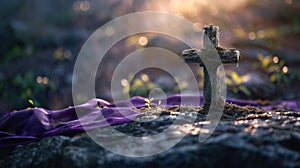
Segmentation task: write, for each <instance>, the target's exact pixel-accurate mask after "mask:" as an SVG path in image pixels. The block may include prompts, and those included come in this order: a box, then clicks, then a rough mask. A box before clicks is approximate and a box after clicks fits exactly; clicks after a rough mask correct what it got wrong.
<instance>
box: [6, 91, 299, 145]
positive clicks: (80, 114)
mask: <svg viewBox="0 0 300 168" xmlns="http://www.w3.org/2000/svg"><path fill="white" fill-rule="evenodd" d="M183 98H184V99H185V102H186V100H187V102H189V100H190V102H192V103H190V104H185V105H191V106H199V105H203V97H200V99H199V97H195V96H181V95H173V96H170V97H168V98H166V99H162V100H160V102H162V103H161V104H158V101H159V100H154V101H153V104H156V105H158V106H163V107H171V106H174V105H181V100H182V99H183ZM195 99H196V100H199V101H198V102H196V103H195V101H193V100H195ZM226 101H227V102H229V103H233V104H237V105H241V106H246V105H250V106H256V107H259V108H262V109H267V110H272V109H274V108H279V109H287V110H293V111H298V112H299V111H300V101H271V102H268V103H265V104H268V105H261V104H263V103H261V102H259V101H255V100H237V99H227V100H226ZM144 106H145V98H143V97H133V98H131V99H130V100H127V101H121V102H117V103H108V102H107V101H105V100H102V99H92V100H90V101H88V102H86V103H84V104H82V105H78V106H75V107H69V108H65V109H62V110H47V109H44V108H30V109H26V110H20V111H17V112H6V113H0V148H6V147H13V146H17V145H20V144H27V143H30V142H34V141H38V140H40V139H42V138H44V137H49V136H54V135H74V134H77V133H81V132H84V131H85V129H87V130H90V129H94V128H100V127H105V126H108V125H115V124H122V123H127V122H130V121H132V120H134V119H135V118H136V117H138V116H139V115H140V113H139V112H136V111H134V110H133V107H135V108H140V107H144ZM99 114H102V115H99ZM99 116H101V117H99ZM83 126H84V127H83Z"/></svg>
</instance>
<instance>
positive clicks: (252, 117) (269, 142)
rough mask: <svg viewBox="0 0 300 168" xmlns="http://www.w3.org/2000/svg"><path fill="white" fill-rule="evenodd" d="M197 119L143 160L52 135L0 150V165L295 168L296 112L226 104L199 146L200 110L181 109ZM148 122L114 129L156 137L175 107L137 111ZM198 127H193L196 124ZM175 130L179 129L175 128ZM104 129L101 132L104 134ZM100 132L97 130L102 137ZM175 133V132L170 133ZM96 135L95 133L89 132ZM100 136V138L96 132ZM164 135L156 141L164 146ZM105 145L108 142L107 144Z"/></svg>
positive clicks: (298, 151) (299, 125)
mask: <svg viewBox="0 0 300 168" xmlns="http://www.w3.org/2000/svg"><path fill="white" fill-rule="evenodd" d="M181 110H182V111H184V113H187V112H188V111H189V112H191V113H190V114H192V115H197V116H198V117H197V120H196V122H195V125H194V127H193V129H192V130H191V131H190V133H189V134H187V135H186V136H185V138H183V139H182V140H181V141H180V142H179V143H178V144H177V145H175V146H174V147H173V148H171V149H169V150H167V151H165V152H163V153H160V154H158V155H154V156H151V157H144V158H130V157H124V156H120V155H117V154H114V153H112V152H109V151H107V150H105V149H103V148H102V147H101V146H99V145H97V144H96V143H95V142H94V141H92V140H91V139H90V138H89V137H88V136H87V135H85V134H82V135H78V136H76V137H65V136H54V137H49V138H45V139H42V140H41V141H39V142H35V143H31V144H28V145H21V146H18V147H16V148H14V149H5V150H3V149H2V150H1V152H0V156H1V157H0V167H3V168H4V167H170V166H171V167H299V166H300V147H299V142H300V114H299V113H298V112H292V111H262V110H259V109H257V108H255V107H240V106H237V105H231V104H226V107H225V110H224V113H223V116H222V118H221V121H220V123H219V124H218V126H217V128H216V129H215V131H214V132H213V134H212V136H211V137H210V138H208V139H207V140H206V141H205V142H203V143H199V141H198V133H199V129H197V128H201V124H200V122H201V121H203V120H205V118H206V112H205V110H203V109H202V108H201V107H181ZM140 111H141V112H148V113H147V114H150V115H148V116H146V115H145V116H142V117H141V118H140V121H141V120H144V119H146V117H148V119H149V116H150V117H152V119H154V120H152V121H148V122H137V121H135V122H132V123H127V124H122V125H117V126H114V127H115V128H116V129H117V130H119V131H122V132H123V133H125V134H131V135H137V136H142V135H145V136H146V135H150V134H156V133H158V132H161V131H163V130H165V129H166V128H168V127H169V126H170V124H172V123H173V121H174V118H175V117H176V115H178V113H179V112H178V111H179V107H172V108H169V109H157V108H155V107H152V109H150V110H149V109H147V108H144V109H141V110H140ZM197 123H198V124H197ZM178 127H180V125H178ZM105 129H106V128H103V131H104V132H105ZM103 131H101V132H102V133H103ZM174 131H176V130H174ZM95 133H97V131H95ZM99 136H100V137H101V136H103V137H105V136H106V135H105V134H100V135H99ZM168 138H170V137H161V138H159V139H157V144H162V143H167V142H168V141H167V139H168ZM111 143H114V142H113V141H112V142H111Z"/></svg>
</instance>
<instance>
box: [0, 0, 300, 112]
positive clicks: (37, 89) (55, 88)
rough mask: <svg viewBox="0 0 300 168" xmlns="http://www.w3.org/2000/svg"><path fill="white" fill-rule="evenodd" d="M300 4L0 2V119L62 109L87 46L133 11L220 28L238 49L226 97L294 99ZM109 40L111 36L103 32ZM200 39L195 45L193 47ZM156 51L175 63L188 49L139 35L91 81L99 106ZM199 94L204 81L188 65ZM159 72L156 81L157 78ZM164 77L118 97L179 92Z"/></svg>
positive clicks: (151, 76)
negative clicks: (135, 55) (116, 80)
mask: <svg viewBox="0 0 300 168" xmlns="http://www.w3.org/2000/svg"><path fill="white" fill-rule="evenodd" d="M299 9H300V0H227V1H221V0H187V1H180V0H160V1H156V0H139V1H134V0H109V1H105V0H83V1H81V0H55V1H52V0H44V1H39V0H26V1H25V0H14V1H9V0H4V1H1V2H0V39H1V45H0V111H13V110H19V109H23V108H27V107H45V108H50V109H60V108H64V107H67V106H69V105H72V90H71V88H72V72H73V68H74V63H75V61H76V58H77V55H78V53H79V51H80V49H81V46H82V45H83V44H84V42H85V41H86V40H87V38H88V37H89V36H90V35H91V34H92V33H93V32H94V31H95V30H96V29H98V28H99V27H101V26H102V25H103V24H105V23H107V22H108V21H110V20H113V19H114V18H117V17H120V16H122V15H125V14H129V13H132V12H138V11H164V12H170V13H173V14H175V15H178V16H180V17H184V18H186V19H188V20H190V21H191V22H193V23H194V25H195V31H197V30H198V29H197V28H200V29H202V27H203V26H205V25H210V24H214V25H218V26H220V43H221V45H222V46H224V47H234V48H238V49H239V50H240V52H241V54H242V60H241V62H240V63H239V65H238V68H237V66H236V65H225V69H226V75H227V80H226V83H227V87H228V93H227V97H233V98H241V99H261V100H280V99H299V98H300V94H298V93H299V92H300V86H299V82H300V68H299V65H300V55H299V54H300V52H299V51H300V47H299V37H300V12H299ZM105 33H106V34H107V35H108V36H110V35H113V34H114V31H113V28H112V29H107V30H105ZM200 40H202V39H199V41H200ZM153 46H156V47H162V48H166V49H168V50H170V51H172V52H174V53H176V54H178V55H180V54H181V52H182V50H184V49H186V47H187V46H185V45H184V44H182V43H181V42H180V41H178V40H176V39H173V38H171V37H168V36H164V35H160V34H154V33H145V34H136V35H133V36H130V37H128V38H125V39H123V40H121V41H120V42H118V43H117V44H116V45H114V46H113V47H112V48H111V49H110V50H109V52H108V53H107V54H106V56H105V57H104V60H103V62H102V65H100V66H105V70H104V71H103V73H99V74H97V80H96V88H95V90H96V94H97V97H98V98H103V99H106V100H108V101H110V100H111V95H110V80H111V76H112V74H113V70H114V69H115V67H116V66H117V65H118V63H119V62H120V61H121V60H122V59H123V58H124V57H126V55H128V54H130V53H131V52H133V51H135V50H137V49H140V48H144V47H153ZM191 68H192V69H193V72H194V73H195V76H196V77H197V79H198V81H199V87H200V88H202V87H203V73H202V69H200V68H199V67H198V66H197V65H191ZM158 72H159V73H158ZM179 85H180V86H181V87H188V81H186V82H182V83H179V84H178V83H176V82H175V79H174V78H173V77H172V76H170V75H169V74H168V73H167V72H164V71H161V70H157V69H146V70H144V71H141V72H139V73H138V74H136V75H133V74H128V78H127V79H123V80H122V81H121V84H120V86H121V87H123V92H124V93H129V94H130V95H131V96H134V95H140V96H148V94H149V92H150V90H151V89H153V88H156V87H159V88H162V89H163V91H165V92H166V93H167V94H168V95H170V94H174V93H178V92H179V90H178V86H179Z"/></svg>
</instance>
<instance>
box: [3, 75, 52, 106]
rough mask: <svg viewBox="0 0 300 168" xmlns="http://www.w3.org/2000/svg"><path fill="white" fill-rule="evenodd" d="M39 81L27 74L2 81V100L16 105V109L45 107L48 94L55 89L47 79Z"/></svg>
mask: <svg viewBox="0 0 300 168" xmlns="http://www.w3.org/2000/svg"><path fill="white" fill-rule="evenodd" d="M40 78H41V77H40ZM38 79H39V78H36V77H35V76H34V75H33V73H31V72H26V73H24V74H18V75H16V76H15V77H13V78H10V79H5V78H4V79H2V80H0V90H1V91H2V92H1V99H3V100H5V101H7V102H9V103H12V104H14V108H26V107H37V106H41V105H43V106H44V104H46V101H47V97H48V96H47V92H48V91H49V90H50V89H51V88H53V84H52V83H51V82H49V79H48V78H46V77H44V78H41V80H42V81H39V82H38V81H37V80H38Z"/></svg>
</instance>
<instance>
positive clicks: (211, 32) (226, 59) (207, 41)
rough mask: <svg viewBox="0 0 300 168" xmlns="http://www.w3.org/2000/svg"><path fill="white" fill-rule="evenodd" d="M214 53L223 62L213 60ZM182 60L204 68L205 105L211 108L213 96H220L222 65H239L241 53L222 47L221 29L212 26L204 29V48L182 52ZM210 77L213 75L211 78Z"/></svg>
mask: <svg viewBox="0 0 300 168" xmlns="http://www.w3.org/2000/svg"><path fill="white" fill-rule="evenodd" d="M214 52H215V53H216V52H217V55H218V56H219V57H220V60H221V61H216V59H215V58H212V54H214ZM200 57H201V58H204V60H205V61H203V60H201V58H200ZM182 59H183V60H184V61H185V62H186V63H198V64H199V65H200V66H201V67H204V91H203V95H204V105H205V106H210V104H211V101H212V97H213V96H212V94H216V95H217V96H218V95H219V94H220V77H219V76H218V68H219V66H220V65H221V64H222V63H238V62H239V60H240V52H239V50H237V49H226V48H222V47H220V46H219V27H218V26H213V25H211V26H205V27H204V28H203V48H202V49H187V50H184V51H183V52H182ZM208 72H210V73H208ZM209 75H211V78H210V76H209ZM212 92H215V93H212ZM213 101H217V100H213Z"/></svg>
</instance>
